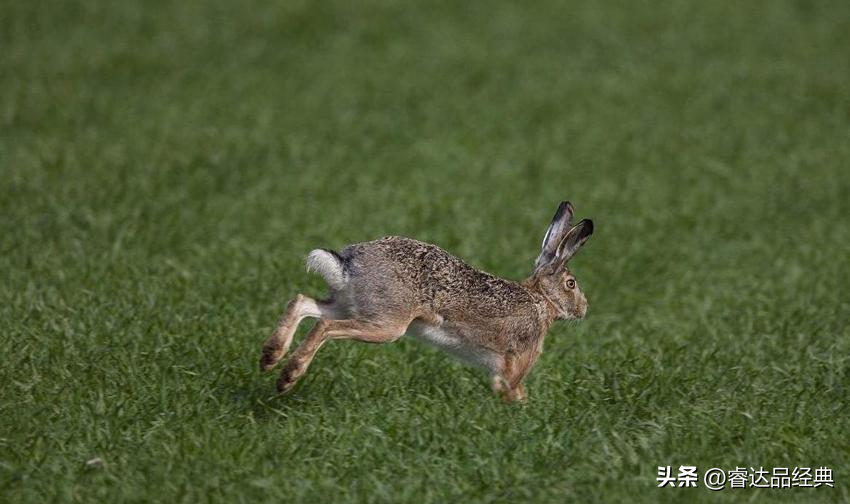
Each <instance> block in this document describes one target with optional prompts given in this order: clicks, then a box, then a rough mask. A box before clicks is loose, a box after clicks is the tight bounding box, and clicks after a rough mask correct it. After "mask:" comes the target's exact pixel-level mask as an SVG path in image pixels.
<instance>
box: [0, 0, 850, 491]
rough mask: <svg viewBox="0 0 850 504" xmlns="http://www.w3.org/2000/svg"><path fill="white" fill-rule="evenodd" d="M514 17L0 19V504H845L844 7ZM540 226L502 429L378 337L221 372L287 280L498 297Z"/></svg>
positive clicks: (31, 14)
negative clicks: (359, 247) (496, 283)
mask: <svg viewBox="0 0 850 504" xmlns="http://www.w3.org/2000/svg"><path fill="white" fill-rule="evenodd" d="M523 3H524V2H452V1H443V2H424V3H423V2H419V3H402V2H399V3H383V2H377V3H373V2H367V3H360V4H357V5H355V4H353V3H347V2H339V3H325V2H308V1H304V2H282V3H277V4H272V3H269V2H252V1H249V2H238V3H237V2H224V1H221V2H211V3H201V2H195V1H184V2H144V3H141V2H135V3H131V2H126V3H121V2H96V3H94V2H80V3H79V4H78V3H76V2H62V3H58V2H47V3H45V2H3V5H2V8H0V89H2V93H0V176H1V177H2V178H0V212H2V218H0V279H2V283H0V348H2V359H0V383H2V389H0V390H2V392H0V501H3V502H44V501H64V502H68V501H79V502H83V501H85V502H114V501H142V500H144V501H161V502H198V501H207V500H209V501H219V502H258V501H264V500H267V501H270V502H299V501H302V502H314V501H316V499H319V498H323V499H324V501H325V502H345V501H393V502H417V503H418V502H439V503H442V502H447V501H464V502H465V501H476V502H494V501H507V502H525V501H552V502H565V501H572V500H576V501H578V502H588V501H611V502H623V501H641V502H658V501H666V500H682V501H691V500H694V499H697V500H702V501H706V502H714V501H726V502H731V501H737V500H742V499H750V498H755V499H758V500H768V499H769V500H771V501H775V500H784V501H788V502H798V501H804V500H811V501H830V500H838V501H842V500H843V501H846V500H850V471H848V467H850V466H848V459H850V442H848V439H850V422H848V420H847V419H848V415H850V410H848V403H850V390H848V386H850V363H848V359H850V263H848V250H850V224H848V215H850V171H848V170H850V86H849V85H848V83H850V59H848V57H847V48H848V47H850V9H848V5H850V4H848V3H847V2H840V1H835V2H806V1H802V0H801V1H796V2H791V1H787V2H786V1H782V2H780V1H756V2H733V1H728V2H726V1H724V2H687V3H686V2H672V3H668V2H664V3H660V2H659V3H654V2H640V3H638V2H596V1H583V2H570V3H542V2H541V3H533V4H532V5H528V6H521V4H523ZM564 198H569V199H571V200H572V201H573V202H574V203H575V205H576V208H577V216H578V217H580V218H582V217H591V218H593V219H594V222H595V224H596V234H595V235H594V237H593V239H592V240H591V241H590V242H589V243H588V246H587V247H586V248H585V249H584V250H583V252H582V253H581V254H580V255H579V257H578V258H576V260H575V261H574V262H573V269H574V271H575V272H576V274H577V276H578V278H579V280H580V282H581V283H582V286H583V288H584V290H585V292H586V294H587V296H588V299H589V301H590V309H589V312H588V318H587V319H586V320H585V321H584V322H582V323H580V324H576V325H567V324H562V325H556V326H555V327H554V328H553V330H552V331H551V332H550V334H549V337H548V339H547V340H546V351H545V352H544V354H543V356H542V358H541V359H540V361H539V362H538V364H537V366H536V367H535V369H534V371H533V372H532V374H531V375H530V376H529V378H528V379H527V381H526V384H527V387H528V391H529V395H530V402H529V403H528V405H526V406H506V405H504V404H502V403H500V402H499V401H498V400H497V399H496V398H494V397H493V396H492V395H491V393H490V391H489V387H488V382H487V379H486V377H485V376H484V375H483V374H482V373H480V372H478V371H476V370H473V369H470V368H465V367H462V366H461V365H459V364H457V363H455V362H453V361H451V360H449V359H448V358H446V357H444V356H443V355H442V354H440V353H438V352H437V351H436V350H433V349H430V348H427V347H423V346H421V345H420V344H418V343H417V342H414V341H407V340H402V341H400V342H398V343H395V344H393V345H386V346H369V345H362V344H358V343H354V342H335V343H332V344H329V345H327V346H326V347H325V348H323V349H322V351H321V352H320V353H319V355H318V357H317V359H316V361H315V362H314V365H313V367H312V368H311V370H310V372H309V373H308V375H307V377H306V378H305V379H304V381H303V382H302V383H301V384H300V386H299V388H298V389H296V391H295V392H294V393H293V394H292V395H290V396H287V397H277V396H276V395H275V393H274V381H275V377H276V376H275V375H264V374H261V373H260V372H259V371H258V370H257V359H258V357H259V350H260V346H261V344H262V342H263V341H264V339H265V338H266V336H267V335H268V334H269V332H270V331H271V329H272V328H273V326H274V324H275V322H276V320H277V317H278V315H279V314H280V312H281V311H282V310H283V307H284V306H285V303H286V301H287V299H288V298H290V297H291V296H293V295H294V294H295V293H297V292H299V291H301V292H304V293H307V294H313V295H319V294H321V293H322V290H323V286H322V283H321V280H320V279H318V278H317V277H315V276H309V275H308V274H307V273H305V272H304V268H303V257H304V255H305V254H306V253H307V252H308V251H309V250H310V249H312V248H315V247H333V248H340V247H342V246H344V245H345V244H347V243H350V242H356V241H363V240H367V239H372V238H376V237H379V236H382V235H385V234H403V235H407V236H412V237H416V238H419V239H423V240H428V241H431V242H434V243H437V244H439V245H441V246H442V247H444V248H446V249H448V250H449V251H451V252H454V253H456V254H457V255H460V256H461V257H463V258H465V259H466V260H467V261H469V262H470V263H472V264H474V265H476V266H479V267H482V268H484V269H486V270H488V271H491V272H493V273H496V274H499V275H502V276H506V277H510V278H516V279H519V278H521V277H523V276H524V275H525V274H527V273H528V272H529V270H530V267H531V264H532V262H533V260H534V257H535V256H536V254H537V247H538V246H539V242H540V239H541V237H542V234H543V232H544V231H545V227H546V225H547V224H548V220H549V219H550V217H551V214H552V212H553V211H554V209H555V207H556V205H557V203H558V202H559V201H560V200H561V199H564ZM301 334H303V330H302V331H301ZM95 458H100V459H101V460H102V462H101V463H97V464H92V465H87V464H86V462H87V461H90V460H92V459H95ZM682 464H693V465H697V466H698V467H699V468H700V474H702V472H703V470H705V469H707V468H709V467H721V468H725V469H732V468H734V467H735V466H746V467H751V466H755V467H756V468H757V467H758V466H765V467H767V468H773V467H783V466H789V467H792V468H793V467H796V466H808V467H820V466H828V467H831V468H832V469H833V470H834V478H835V488H833V489H830V488H818V489H794V490H757V489H746V490H729V489H727V490H724V491H721V492H709V491H708V490H706V489H705V488H704V487H703V485H702V482H700V488H698V489H675V490H671V489H658V488H656V481H655V477H656V472H657V467H658V466H659V465H671V466H675V467H678V466H679V465H682Z"/></svg>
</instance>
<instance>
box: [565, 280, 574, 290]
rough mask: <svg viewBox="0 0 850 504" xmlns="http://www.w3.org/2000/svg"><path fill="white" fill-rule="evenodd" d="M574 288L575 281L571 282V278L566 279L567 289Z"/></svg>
mask: <svg viewBox="0 0 850 504" xmlns="http://www.w3.org/2000/svg"><path fill="white" fill-rule="evenodd" d="M575 288H576V281H575V280H573V279H572V278H568V279H567V289H575Z"/></svg>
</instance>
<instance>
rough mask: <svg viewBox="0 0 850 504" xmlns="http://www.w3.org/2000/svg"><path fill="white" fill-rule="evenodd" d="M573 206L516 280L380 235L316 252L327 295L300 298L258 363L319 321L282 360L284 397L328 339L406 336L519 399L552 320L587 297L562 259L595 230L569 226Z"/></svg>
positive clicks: (574, 315) (563, 208)
mask: <svg viewBox="0 0 850 504" xmlns="http://www.w3.org/2000/svg"><path fill="white" fill-rule="evenodd" d="M572 216H573V206H572V205H571V204H570V203H569V202H568V201H564V202H562V203H561V204H560V205H559V206H558V211H557V212H556V213H555V216H554V218H553V219H552V223H551V224H550V225H549V228H548V229H547V231H546V235H545V236H544V238H543V244H542V248H541V251H540V255H539V256H538V257H537V261H536V262H535V265H534V271H533V272H532V274H531V276H530V277H528V278H527V279H526V280H524V281H523V282H514V281H511V280H505V279H502V278H498V277H495V276H493V275H490V274H488V273H484V272H482V271H479V270H477V269H475V268H473V267H472V266H469V265H467V264H466V263H465V262H463V261H461V260H460V259H458V258H456V257H454V256H453V255H451V254H449V253H448V252H446V251H445V250H443V249H441V248H439V247H437V246H436V245H431V244H429V243H424V242H421V241H417V240H413V239H410V238H403V237H398V236H388V237H385V238H381V239H379V240H375V241H371V242H365V243H357V244H354V245H349V246H348V247H346V248H345V249H343V250H342V251H341V252H339V253H337V252H334V251H332V250H327V249H316V250H313V251H312V252H310V254H309V255H308V256H307V269H308V271H315V272H317V273H319V274H320V275H321V276H322V277H324V279H325V281H326V282H327V284H328V287H329V288H330V297H329V299H327V300H324V301H316V300H314V299H312V298H310V297H307V296H304V295H302V294H298V295H297V296H295V298H294V299H292V300H291V301H290V302H289V305H288V306H287V308H286V312H285V313H284V314H283V316H282V317H281V319H280V322H279V323H278V325H277V329H276V330H275V331H274V333H273V334H272V335H271V336H270V337H269V338H268V340H267V341H266V342H265V345H264V346H263V352H262V357H261V358H260V367H261V369H263V370H266V371H267V370H270V369H272V368H273V367H274V366H275V365H276V364H277V363H278V361H280V360H281V358H282V357H283V356H284V355H285V354H286V352H287V350H288V349H289V346H290V344H291V343H292V337H293V335H294V334H295V330H296V328H297V327H298V324H299V323H300V322H301V321H302V320H303V319H304V318H306V317H313V318H318V319H319V320H318V322H316V325H315V326H314V327H313V329H312V330H311V331H310V332H309V334H308V335H307V336H306V339H305V340H304V341H303V343H301V346H299V347H298V348H297V349H296V350H295V352H294V353H293V354H292V356H291V357H290V359H289V361H288V362H287V363H286V366H285V367H284V369H283V371H282V372H281V375H280V379H279V380H278V382H277V389H278V391H279V392H281V393H286V392H288V391H290V390H291V389H292V388H293V387H294V386H295V384H296V383H297V382H298V380H299V379H300V378H301V377H302V376H303V375H304V373H305V372H306V371H307V368H308V366H309V365H310V362H311V361H312V360H313V357H314V356H315V355H316V352H317V351H318V350H319V348H320V347H321V346H322V345H323V344H324V343H325V342H326V341H327V340H329V339H355V340H358V341H365V342H367V343H390V342H393V341H395V340H397V339H399V338H400V337H402V336H403V335H404V334H405V333H409V334H411V335H412V336H414V337H416V338H418V339H421V340H424V341H426V342H428V343H431V344H434V345H436V346H438V347H440V348H441V349H443V350H446V351H447V352H449V353H450V354H453V355H454V356H456V357H459V358H460V359H462V360H464V361H467V362H469V363H472V364H475V365H479V366H482V367H484V368H485V369H486V370H487V371H488V372H489V373H490V377H491V384H492V388H493V391H494V392H496V393H498V394H500V395H501V396H502V398H503V399H504V400H505V401H507V402H512V401H522V402H525V401H526V393H525V388H524V387H523V385H522V380H523V378H524V377H525V375H526V374H527V373H528V372H529V370H530V369H531V367H532V366H533V365H534V363H535V361H537V358H538V357H539V356H540V353H541V352H542V350H543V339H544V337H545V336H546V332H547V331H548V330H549V327H550V326H551V325H552V323H553V322H554V321H556V320H567V319H573V320H575V319H581V318H584V315H585V312H586V311H587V300H586V299H585V297H584V294H583V293H582V291H581V289H580V288H579V286H578V283H577V281H576V278H575V276H574V275H573V274H572V273H571V272H570V270H569V269H567V261H569V260H570V258H571V257H573V255H575V253H576V252H577V251H578V250H579V249H580V248H581V247H582V245H584V243H585V242H586V241H587V239H588V238H590V236H591V234H592V233H593V222H592V221H591V220H589V219H585V220H582V221H581V222H579V223H578V224H576V225H575V226H572V225H571V221H572Z"/></svg>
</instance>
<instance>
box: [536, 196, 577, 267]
mask: <svg viewBox="0 0 850 504" xmlns="http://www.w3.org/2000/svg"><path fill="white" fill-rule="evenodd" d="M572 219H573V205H572V204H571V203H570V202H569V201H562V202H561V204H560V205H558V211H557V212H555V216H554V217H552V223H551V224H549V229H547V230H546V235H545V236H544V237H543V244H542V245H541V246H540V255H539V256H537V261H535V262H534V269H537V268H539V267H541V266H545V265H547V264H549V263H550V262H552V260H553V259H555V257H556V256H557V255H558V244H559V243H561V241H562V240H563V239H564V237H565V236H566V234H567V231H568V230H569V229H570V223H571V221H572Z"/></svg>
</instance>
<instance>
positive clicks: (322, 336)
mask: <svg viewBox="0 0 850 504" xmlns="http://www.w3.org/2000/svg"><path fill="white" fill-rule="evenodd" d="M409 322H410V321H409V320H408V321H405V322H403V323H399V322H388V323H381V322H364V321H360V320H328V319H325V318H323V319H319V321H318V322H316V325H315V326H313V329H312V330H311V331H310V334H308V335H307V337H306V338H305V339H304V342H302V343H301V345H300V346H299V347H298V349H297V350H295V352H294V353H293V354H292V356H291V357H290V358H289V361H288V362H287V363H286V366H285V367H284V368H283V371H281V373H280V378H279V379H278V381H277V390H278V392H280V393H282V394H283V393H286V392H289V391H290V390H292V387H294V386H295V384H296V383H297V382H298V380H299V379H301V377H302V376H304V373H306V372H307V368H308V367H309V366H310V363H311V362H312V361H313V357H315V355H316V352H318V351H319V348H321V347H322V345H323V344H324V343H325V341H327V340H328V339H355V340H357V341H363V342H366V343H391V342H393V341H395V340H397V339H399V338H400V337H401V336H402V335H404V331H405V329H406V328H407V325H408V323H409Z"/></svg>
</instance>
